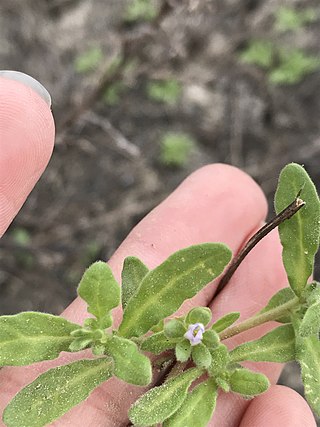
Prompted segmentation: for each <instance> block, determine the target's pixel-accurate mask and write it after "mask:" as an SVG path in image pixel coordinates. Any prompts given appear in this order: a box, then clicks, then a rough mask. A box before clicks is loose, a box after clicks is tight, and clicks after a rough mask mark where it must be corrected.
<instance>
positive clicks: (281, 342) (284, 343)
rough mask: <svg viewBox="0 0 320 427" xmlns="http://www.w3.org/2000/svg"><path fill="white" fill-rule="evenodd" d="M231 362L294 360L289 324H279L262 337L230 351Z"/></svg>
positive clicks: (293, 346) (291, 329)
mask: <svg viewBox="0 0 320 427" xmlns="http://www.w3.org/2000/svg"><path fill="white" fill-rule="evenodd" d="M230 357H231V361H232V362H242V361H244V360H251V361H254V362H278V363H284V362H290V361H292V360H295V333H294V330H293V327H292V325H291V324H288V325H283V326H279V327H278V328H276V329H273V330H272V331H271V332H268V333H267V334H266V335H264V336H263V337H261V338H259V339H257V340H254V341H249V342H246V343H244V344H241V345H239V347H236V348H235V349H234V350H232V351H231V352H230Z"/></svg>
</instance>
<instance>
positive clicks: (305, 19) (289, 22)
mask: <svg viewBox="0 0 320 427" xmlns="http://www.w3.org/2000/svg"><path fill="white" fill-rule="evenodd" d="M317 18H318V16H317V12H316V10H315V9H313V8H306V9H302V10H301V11H299V10H296V9H294V8H292V7H288V6H282V7H280V8H279V9H278V10H277V11H276V12H275V30H276V31H280V32H284V31H295V30H298V29H300V28H302V27H304V26H305V25H307V24H310V23H312V22H314V21H316V20H317Z"/></svg>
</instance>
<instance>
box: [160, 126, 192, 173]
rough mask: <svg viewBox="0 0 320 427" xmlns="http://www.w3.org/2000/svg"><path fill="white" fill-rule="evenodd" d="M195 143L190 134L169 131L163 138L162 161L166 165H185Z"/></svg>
mask: <svg viewBox="0 0 320 427" xmlns="http://www.w3.org/2000/svg"><path fill="white" fill-rule="evenodd" d="M195 145H196V144H195V142H194V140H193V139H192V138H191V137H190V136H189V135H186V134H184V133H177V132H176V133H174V132H169V133H167V134H165V135H164V136H163V138H162V140H161V145H160V161H161V163H162V164H164V165H165V166H173V167H178V168H182V167H185V166H186V165H187V163H188V161H189V158H190V155H191V153H192V151H193V149H194V147H195Z"/></svg>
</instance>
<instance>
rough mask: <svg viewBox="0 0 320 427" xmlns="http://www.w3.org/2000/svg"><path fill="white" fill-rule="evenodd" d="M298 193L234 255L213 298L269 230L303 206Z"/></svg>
mask: <svg viewBox="0 0 320 427" xmlns="http://www.w3.org/2000/svg"><path fill="white" fill-rule="evenodd" d="M299 195H300V192H299V194H298V195H297V197H296V198H295V199H294V201H293V202H292V203H291V204H290V205H289V206H287V207H286V208H285V209H283V211H281V212H280V213H278V215H277V216H275V217H274V218H273V219H272V220H271V221H269V222H268V223H267V224H265V225H264V226H263V227H262V228H260V230H258V231H257V232H256V233H255V234H254V235H253V236H252V237H251V239H250V240H249V241H248V242H247V243H246V245H245V246H244V247H243V248H242V249H241V251H240V252H239V253H238V255H236V256H235V257H234V258H233V260H232V261H231V263H230V264H229V267H228V268H227V271H226V272H225V274H224V275H223V277H222V279H221V280H220V283H219V285H218V287H217V290H216V293H215V295H214V298H216V296H217V295H218V294H219V293H220V292H221V291H222V289H223V288H224V287H225V286H226V285H227V283H228V282H229V280H230V279H231V277H232V276H233V274H234V272H235V271H236V269H237V268H238V267H239V265H240V264H241V262H242V261H243V260H244V258H245V257H246V256H247V255H248V253H249V252H250V251H251V250H252V249H253V248H254V247H255V246H256V244H257V243H259V242H260V240H261V239H263V238H264V237H265V236H266V235H267V234H268V233H270V231H271V230H273V229H274V228H276V227H277V226H278V225H279V224H281V223H282V222H284V221H285V220H287V219H289V218H291V217H292V216H293V215H294V214H295V213H296V212H298V210H299V209H301V208H302V206H304V205H305V202H304V201H303V200H301V199H300V198H299Z"/></svg>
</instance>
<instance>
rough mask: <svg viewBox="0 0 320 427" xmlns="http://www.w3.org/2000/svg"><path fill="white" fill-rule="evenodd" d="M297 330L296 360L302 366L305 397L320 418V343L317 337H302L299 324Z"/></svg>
mask: <svg viewBox="0 0 320 427" xmlns="http://www.w3.org/2000/svg"><path fill="white" fill-rule="evenodd" d="M299 323H300V322H299ZM295 329H296V360H297V361H298V362H299V364H300V366H301V376H302V382H303V385H304V395H305V397H306V399H307V401H308V402H309V404H310V406H311V407H312V409H313V410H314V412H315V413H316V414H317V415H318V416H320V397H319V396H320V342H319V340H318V337H317V336H315V335H313V336H309V337H306V338H303V337H300V336H299V324H298V325H297V326H295Z"/></svg>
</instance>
